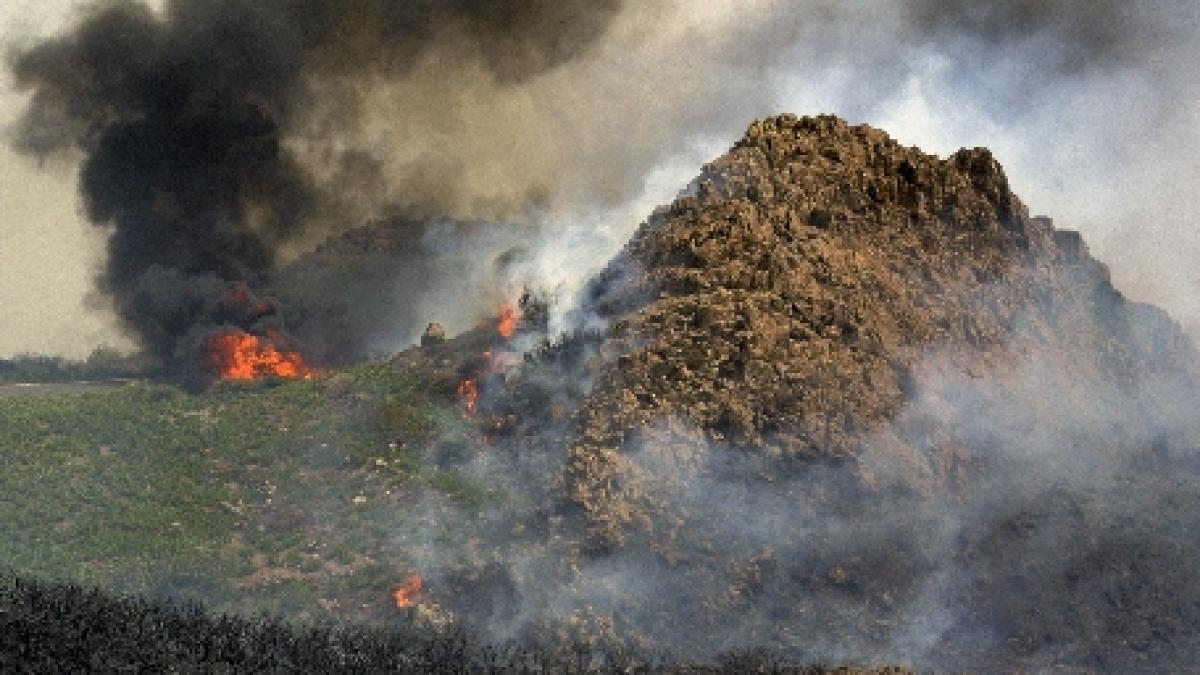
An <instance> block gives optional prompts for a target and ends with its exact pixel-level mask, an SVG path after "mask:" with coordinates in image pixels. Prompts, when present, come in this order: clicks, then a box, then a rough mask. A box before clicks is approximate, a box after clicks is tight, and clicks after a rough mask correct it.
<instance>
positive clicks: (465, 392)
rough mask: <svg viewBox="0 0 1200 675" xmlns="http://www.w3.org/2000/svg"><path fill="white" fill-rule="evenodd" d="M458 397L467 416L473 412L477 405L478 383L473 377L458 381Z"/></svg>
mask: <svg viewBox="0 0 1200 675" xmlns="http://www.w3.org/2000/svg"><path fill="white" fill-rule="evenodd" d="M458 397H459V398H460V399H462V402H463V409H464V411H465V413H466V414H467V416H468V417H469V416H471V415H474V414H475V410H476V409H477V408H478V406H479V384H477V383H476V381H475V378H473V377H469V378H467V379H465V380H463V381H462V382H459V383H458Z"/></svg>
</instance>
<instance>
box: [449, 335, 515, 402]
mask: <svg viewBox="0 0 1200 675" xmlns="http://www.w3.org/2000/svg"><path fill="white" fill-rule="evenodd" d="M507 357H508V354H507V353H505V352H493V351H492V350H490V349H488V350H486V351H484V352H483V358H484V359H487V363H486V364H485V365H484V366H482V367H481V368H479V369H478V370H476V371H475V372H474V373H473V374H472V375H471V376H470V377H468V378H466V379H464V380H462V381H461V382H459V383H458V389H457V392H458V398H459V399H460V400H461V401H462V402H463V414H464V415H465V416H467V417H474V416H475V413H476V412H477V411H478V409H479V380H480V379H481V378H484V377H487V376H488V375H491V374H492V373H495V372H497V371H499V370H500V367H501V366H503V365H504V361H505V359H506V358H507Z"/></svg>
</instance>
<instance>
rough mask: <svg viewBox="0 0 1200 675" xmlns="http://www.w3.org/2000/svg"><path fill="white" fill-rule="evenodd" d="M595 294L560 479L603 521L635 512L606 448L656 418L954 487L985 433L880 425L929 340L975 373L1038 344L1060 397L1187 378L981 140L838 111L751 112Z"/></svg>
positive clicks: (1161, 332) (910, 392)
mask: <svg viewBox="0 0 1200 675" xmlns="http://www.w3.org/2000/svg"><path fill="white" fill-rule="evenodd" d="M597 304H598V308H599V311H600V312H601V313H602V314H603V315H605V316H606V317H608V318H609V319H610V320H611V322H612V324H611V331H610V333H609V335H608V337H607V339H606V341H605V343H604V345H603V347H602V352H603V353H604V354H608V355H611V357H610V363H609V365H608V366H607V367H606V368H604V369H603V372H602V374H601V375H600V376H599V377H598V378H597V383H596V386H595V387H594V389H593V390H592V392H591V394H590V396H589V397H588V399H587V401H586V402H585V403H584V405H583V408H582V411H581V413H580V414H581V427H582V428H581V432H580V441H579V442H578V444H577V445H576V447H575V448H574V451H573V453H572V454H573V457H572V466H571V469H570V475H569V486H568V493H569V495H570V497H571V499H573V500H575V501H576V502H578V503H579V504H581V505H582V506H583V507H584V508H585V509H586V510H587V513H588V517H589V519H590V520H591V522H592V524H593V525H595V526H596V527H597V529H598V531H599V532H600V533H601V534H603V535H605V536H608V537H610V538H619V537H620V534H621V530H622V529H624V528H625V527H626V526H627V525H628V524H629V523H630V522H631V521H632V520H636V518H637V516H638V515H639V512H638V509H637V508H636V506H635V505H633V504H631V503H630V500H634V501H636V496H635V495H634V493H635V492H636V491H637V490H636V482H637V481H636V479H635V478H633V477H631V476H628V475H624V474H625V467H623V462H622V459H621V450H620V449H621V448H622V447H623V446H624V444H625V442H626V440H627V439H629V438H630V436H631V435H632V434H634V433H635V432H636V431H637V430H638V429H640V428H643V427H646V426H647V425H650V424H651V423H654V422H661V421H662V420H666V419H679V420H682V421H684V422H685V423H687V424H689V425H692V426H694V427H696V428H698V429H699V430H701V431H702V432H703V435H704V436H705V437H706V438H707V439H708V440H709V441H712V442H715V443H718V444H722V445H726V446H732V447H740V448H748V449H754V450H756V451H759V452H762V453H765V454H766V455H768V456H778V457H783V458H788V459H794V460H834V461H840V462H849V463H851V464H854V465H855V470H856V473H857V475H858V476H859V478H861V480H862V481H863V482H864V483H865V484H867V485H874V484H876V483H879V482H889V483H895V484H898V485H900V486H902V487H904V488H907V489H912V490H917V491H922V492H929V491H931V490H939V489H945V490H957V489H962V488H964V487H965V486H964V484H963V483H964V481H967V480H969V473H970V471H969V468H970V467H971V465H972V464H974V463H978V462H979V461H982V460H984V459H986V458H985V457H980V456H979V455H978V452H977V451H979V450H980V448H978V447H976V448H969V447H961V441H962V439H955V438H953V434H952V433H950V430H947V429H930V430H929V433H927V434H924V435H923V437H922V438H921V439H919V442H918V440H917V439H914V438H911V437H910V438H903V437H901V435H899V434H897V432H896V430H894V429H892V428H891V423H892V422H893V421H894V420H895V419H896V417H897V416H898V414H899V413H900V412H901V410H902V408H903V407H904V406H905V404H906V402H910V401H911V400H912V399H913V397H914V395H915V394H916V392H915V391H914V389H915V387H916V386H917V384H918V382H919V381H920V380H921V379H922V377H923V375H922V373H920V372H918V371H919V370H921V369H928V368H931V367H935V364H933V363H931V358H930V357H931V355H932V354H936V355H937V356H938V357H939V358H938V359H937V362H936V367H938V368H942V369H948V370H949V371H950V372H953V373H958V374H961V375H966V376H968V377H971V378H978V377H982V376H983V375H984V374H987V373H996V372H998V370H997V369H999V372H1008V371H1010V370H1011V369H1012V368H1014V367H1018V366H1020V365H1021V363H1022V362H1023V360H1028V359H1032V358H1034V355H1035V354H1036V357H1037V358H1039V359H1040V360H1042V361H1045V362H1049V363H1052V364H1053V365H1054V366H1055V370H1056V371H1058V373H1059V374H1060V375H1063V376H1064V377H1063V378H1062V381H1061V382H1059V383H1058V384H1059V385H1061V392H1060V393H1061V395H1063V396H1066V397H1068V398H1069V397H1072V396H1077V397H1090V396H1094V395H1095V393H1096V392H1095V391H1094V390H1093V389H1092V388H1094V387H1095V386H1097V385H1098V384H1101V385H1104V386H1106V387H1113V388H1116V389H1119V390H1122V391H1127V390H1130V389H1143V388H1145V387H1148V386H1155V385H1157V384H1160V383H1161V382H1162V381H1163V380H1164V378H1165V379H1168V380H1169V381H1170V382H1171V383H1172V384H1173V385H1174V386H1175V387H1176V389H1181V390H1186V391H1187V392H1188V393H1192V392H1194V391H1195V389H1194V386H1195V383H1196V382H1200V378H1197V377H1196V373H1197V370H1196V354H1195V351H1194V349H1193V347H1192V346H1191V344H1190V342H1189V341H1188V340H1187V339H1186V338H1185V337H1184V336H1183V334H1182V333H1181V331H1180V330H1179V328H1178V327H1177V326H1176V325H1175V324H1174V323H1173V322H1172V321H1171V320H1170V319H1169V318H1168V317H1167V316H1166V315H1165V314H1164V313H1162V312H1161V311H1159V310H1157V309H1156V308H1153V307H1150V306H1147V305H1141V304H1135V303H1130V302H1127V301H1125V300H1124V299H1123V298H1122V296H1121V295H1120V294H1119V293H1118V292H1117V291H1116V290H1115V289H1114V288H1113V286H1112V284H1111V283H1110V281H1109V275H1108V272H1107V270H1106V268H1105V267H1104V265H1102V264H1101V263H1099V262H1097V261H1096V260H1095V259H1093V258H1092V257H1091V256H1090V255H1089V254H1088V252H1087V250H1086V248H1085V247H1084V245H1083V243H1082V241H1081V239H1080V237H1079V236H1078V234H1076V233H1074V232H1069V231H1058V230H1055V229H1054V228H1053V227H1052V225H1051V223H1050V221H1049V219H1047V218H1038V217H1034V218H1031V217H1030V216H1029V214H1028V211H1027V209H1026V207H1025V206H1024V205H1023V204H1022V203H1021V201H1020V200H1019V199H1018V198H1017V197H1016V196H1015V195H1014V194H1013V193H1012V192H1011V191H1010V190H1009V186H1008V181H1007V179H1006V178H1005V175H1004V172H1003V170H1002V169H1001V167H1000V165H999V164H998V163H997V162H996V160H995V159H994V158H993V157H992V155H991V154H990V153H989V152H988V151H987V150H986V149H982V148H976V149H973V150H961V151H959V152H957V153H955V154H954V155H953V156H951V157H949V158H947V159H939V158H938V157H936V156H932V155H928V154H925V153H922V152H920V151H919V150H917V149H916V148H906V147H903V146H901V145H899V144H898V143H896V142H895V141H893V140H892V139H890V138H889V137H888V136H887V135H886V134H885V133H883V132H881V131H879V130H876V129H873V128H870V127H868V126H850V125H848V124H847V123H845V122H844V121H842V120H840V119H837V118H835V117H827V116H826V117H816V118H807V117H806V118H802V119H799V118H796V117H793V116H788V115H785V116H781V117H776V118H773V119H768V120H765V121H761V122H758V123H756V124H754V125H753V126H752V127H751V128H750V130H749V132H748V133H747V134H746V136H745V137H744V138H743V139H742V140H741V141H739V142H738V143H737V144H736V145H735V146H734V147H733V148H732V150H731V151H730V152H729V153H728V154H726V155H725V156H723V157H721V158H720V159H718V160H716V161H715V162H713V163H711V164H710V165H708V166H707V167H706V168H705V169H704V172H703V173H702V174H701V176H700V177H699V178H697V179H696V180H695V181H694V183H693V184H692V185H691V186H690V187H689V190H688V192H687V194H685V195H684V196H681V197H680V198H679V199H677V200H676V201H675V202H674V203H673V204H671V205H670V206H669V207H666V208H663V209H660V210H658V211H657V212H656V213H655V214H654V215H653V216H652V217H651V218H650V219H649V220H648V221H647V222H646V223H645V224H644V225H643V226H642V227H641V229H640V230H639V231H638V232H637V234H636V235H635V236H634V238H633V240H632V241H631V242H630V243H629V244H628V246H627V247H626V248H625V250H624V251H623V252H622V254H621V255H620V256H619V257H618V258H617V259H616V260H615V261H614V262H613V263H612V265H610V267H609V270H608V271H607V272H606V273H605V275H603V277H602V278H601V280H600V281H599V282H598V284H597ZM925 377H926V379H927V375H926V376H925ZM994 384H995V386H996V387H997V388H998V391H997V392H996V393H997V394H998V395H999V396H1001V397H1003V396H1005V395H1009V394H1011V395H1013V396H1015V395H1016V393H1015V392H1010V391H1007V390H1008V389H1009V388H1010V387H1013V386H1017V383H1004V382H1002V378H1000V379H997V380H996V381H995V383H994ZM1080 387H1083V389H1080ZM1130 403H1131V404H1135V403H1136V401H1132V400H1131V401H1130ZM1063 405H1064V406H1065V405H1067V402H1063ZM1159 413H1160V411H1158V410H1154V409H1148V410H1143V411H1140V414H1143V415H1145V416H1148V417H1149V418H1153V417H1155V416H1156V415H1157V414H1159ZM1146 425H1147V426H1154V425H1155V420H1154V419H1147V420H1146ZM930 434H932V435H933V436H934V437H933V438H929V437H928V436H929V435H930ZM868 439H869V440H870V443H869V444H867V443H866V441H867V440H868ZM868 445H869V447H871V448H875V449H883V450H884V452H885V453H886V454H887V455H890V459H891V460H894V461H891V462H889V463H888V468H889V475H886V476H881V475H875V472H873V471H872V465H873V464H878V462H870V463H869V462H865V461H863V460H862V455H863V452H864V449H865V448H867V447H868ZM1159 450H1160V451H1162V450H1163V449H1162V448H1159ZM973 451H976V452H973Z"/></svg>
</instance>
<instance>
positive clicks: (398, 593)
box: [392, 573, 425, 608]
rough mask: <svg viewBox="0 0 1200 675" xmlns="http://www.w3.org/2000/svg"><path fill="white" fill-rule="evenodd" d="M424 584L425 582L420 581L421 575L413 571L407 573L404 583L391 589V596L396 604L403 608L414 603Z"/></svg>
mask: <svg viewBox="0 0 1200 675" xmlns="http://www.w3.org/2000/svg"><path fill="white" fill-rule="evenodd" d="M424 585H425V583H424V582H423V581H421V575H419V574H415V573H414V574H410V575H408V578H407V579H405V580H404V583H403V584H401V585H400V586H397V587H396V590H394V591H392V598H393V599H395V601H396V606H397V607H400V608H404V607H412V606H413V605H415V604H416V603H417V600H418V599H419V598H420V597H421V588H422V587H423V586H424Z"/></svg>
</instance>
